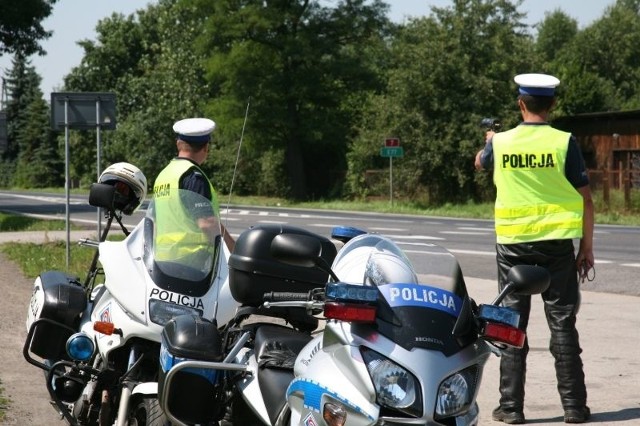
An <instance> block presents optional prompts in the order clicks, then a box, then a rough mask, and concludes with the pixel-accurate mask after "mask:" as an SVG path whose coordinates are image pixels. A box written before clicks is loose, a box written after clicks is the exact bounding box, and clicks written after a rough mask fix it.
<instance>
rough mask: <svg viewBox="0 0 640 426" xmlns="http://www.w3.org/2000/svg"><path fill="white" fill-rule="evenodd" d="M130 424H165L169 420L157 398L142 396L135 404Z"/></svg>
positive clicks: (131, 425)
mask: <svg viewBox="0 0 640 426" xmlns="http://www.w3.org/2000/svg"><path fill="white" fill-rule="evenodd" d="M128 424H129V426H165V425H167V424H169V422H168V421H167V417H166V416H165V415H164V413H163V411H162V410H161V409H160V403H159V402H158V399H157V398H142V399H139V400H138V401H137V402H136V403H135V404H134V405H133V409H132V410H131V413H130V414H129V422H128Z"/></svg>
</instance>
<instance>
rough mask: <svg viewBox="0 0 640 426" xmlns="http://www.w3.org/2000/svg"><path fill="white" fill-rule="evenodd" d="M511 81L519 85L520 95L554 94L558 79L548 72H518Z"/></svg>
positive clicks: (558, 82)
mask: <svg viewBox="0 0 640 426" xmlns="http://www.w3.org/2000/svg"><path fill="white" fill-rule="evenodd" d="M513 81H515V82H516V84H517V85H518V86H520V88H519V91H520V94H521V95H532V96H554V94H555V91H556V87H557V86H558V84H560V80H558V79H557V78H556V77H554V76H552V75H548V74H519V75H516V76H515V77H514V78H513Z"/></svg>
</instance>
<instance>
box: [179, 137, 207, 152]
mask: <svg viewBox="0 0 640 426" xmlns="http://www.w3.org/2000/svg"><path fill="white" fill-rule="evenodd" d="M208 146H209V142H207V143H199V144H195V143H189V142H185V141H183V140H182V139H178V150H180V151H186V152H190V153H192V154H197V153H199V152H201V151H204V149H205V148H207V147H208Z"/></svg>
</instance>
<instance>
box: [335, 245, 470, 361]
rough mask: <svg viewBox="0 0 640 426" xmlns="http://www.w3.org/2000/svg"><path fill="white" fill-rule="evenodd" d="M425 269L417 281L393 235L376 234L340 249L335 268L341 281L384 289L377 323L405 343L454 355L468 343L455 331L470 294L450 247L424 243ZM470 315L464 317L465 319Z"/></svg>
mask: <svg viewBox="0 0 640 426" xmlns="http://www.w3.org/2000/svg"><path fill="white" fill-rule="evenodd" d="M424 252H425V253H424V255H423V256H422V258H421V259H420V261H421V263H422V264H423V265H424V266H426V269H427V271H428V273H427V274H425V275H423V276H421V281H423V282H419V280H418V277H417V275H416V274H415V271H414V269H413V266H412V265H411V262H410V261H409V259H408V258H407V257H406V255H405V254H404V253H403V252H402V250H400V248H399V247H398V246H397V245H396V244H395V243H394V242H393V241H391V240H390V239H388V238H386V237H384V236H382V235H377V234H365V235H361V236H358V237H355V238H353V239H352V240H351V241H349V242H348V243H347V244H345V246H344V247H343V248H342V250H340V252H339V253H338V256H337V257H336V260H335V262H334V265H333V269H334V271H335V272H336V274H337V275H338V277H339V278H340V279H341V280H342V281H346V282H349V283H353V284H361V285H373V286H376V287H377V288H378V290H379V291H380V297H379V300H378V312H377V327H378V331H379V332H380V334H382V335H384V336H386V337H388V338H389V339H391V340H392V341H394V342H396V343H397V344H399V345H400V346H402V347H403V348H405V349H407V350H411V349H412V348H425V349H432V350H438V351H441V352H443V353H444V354H446V355H447V356H450V355H451V354H453V353H455V352H457V351H459V350H460V349H461V348H463V347H464V346H466V345H468V344H470V343H471V342H472V341H473V339H472V338H470V337H471V335H472V331H473V330H469V331H468V333H467V334H468V336H466V335H464V336H460V335H456V334H454V333H453V331H454V329H455V326H456V323H457V322H458V318H459V317H460V316H461V313H463V315H468V310H466V309H463V306H464V305H465V301H468V294H467V289H466V285H465V283H464V279H463V278H462V272H461V270H460V265H459V264H458V262H457V260H456V258H455V257H454V256H453V255H452V254H451V253H450V252H449V251H447V250H446V249H444V248H443V247H440V246H438V245H435V244H430V245H427V246H425V247H424ZM465 319H466V318H463V320H465Z"/></svg>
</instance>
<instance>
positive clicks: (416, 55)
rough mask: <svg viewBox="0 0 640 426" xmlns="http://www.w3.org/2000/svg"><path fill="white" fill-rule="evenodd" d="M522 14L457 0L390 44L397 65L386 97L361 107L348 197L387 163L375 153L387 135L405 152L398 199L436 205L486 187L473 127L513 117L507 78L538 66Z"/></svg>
mask: <svg viewBox="0 0 640 426" xmlns="http://www.w3.org/2000/svg"><path fill="white" fill-rule="evenodd" d="M522 18H523V15H522V14H521V13H519V12H518V10H517V8H516V7H515V6H514V5H513V4H512V3H511V2H509V1H499V0H498V1H496V0H493V1H491V0H489V1H486V0H460V1H456V2H455V3H454V5H453V6H452V7H448V8H432V14H431V16H429V17H426V18H421V19H415V20H412V21H410V22H409V23H407V24H406V26H405V27H404V28H403V29H402V30H401V31H400V33H399V34H398V35H397V37H396V38H395V39H394V40H393V45H392V57H393V60H394V63H395V65H396V67H395V68H394V69H393V70H392V71H391V72H390V73H389V80H388V83H387V89H386V91H385V94H383V95H380V96H375V97H373V98H371V101H370V102H369V103H368V105H367V106H366V107H365V118H364V120H363V121H362V122H361V123H360V124H359V126H358V128H359V130H360V133H359V135H358V138H357V140H356V142H355V143H354V147H353V150H352V152H351V153H350V154H349V175H348V182H349V188H350V192H351V193H352V194H354V195H367V193H366V187H363V177H362V173H363V171H364V170H367V169H375V168H379V167H380V166H383V165H384V164H385V163H384V162H382V159H380V158H379V156H378V152H379V149H380V146H381V142H382V140H383V138H384V137H385V136H389V135H393V136H397V137H399V138H400V139H401V141H402V145H403V146H404V151H405V157H404V158H402V159H401V160H400V161H397V162H395V163H394V169H393V170H394V173H396V174H397V178H395V177H394V183H395V189H396V191H397V192H398V193H399V195H401V196H409V197H412V198H414V199H415V198H417V197H421V196H424V199H425V201H427V202H431V203H442V202H446V201H466V200H469V199H470V197H474V196H481V195H482V194H483V193H484V192H485V191H486V190H487V189H485V188H491V185H490V183H488V182H487V180H488V179H487V175H486V174H476V173H475V172H474V169H473V157H474V155H475V153H476V152H477V150H478V149H480V148H481V147H482V144H483V140H484V133H483V131H482V130H481V129H480V127H479V124H480V121H481V119H482V117H497V118H499V119H501V120H502V121H503V123H505V124H513V123H515V122H517V121H518V115H517V108H516V104H515V102H514V94H515V87H514V86H513V83H512V78H513V76H514V75H515V74H517V73H520V72H529V71H530V70H531V69H532V63H534V62H535V53H534V52H533V43H532V39H531V36H530V35H529V33H528V32H527V27H526V25H524V24H523V23H522ZM513 52H517V54H515V55H514V54H513ZM477 179H478V180H477Z"/></svg>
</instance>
